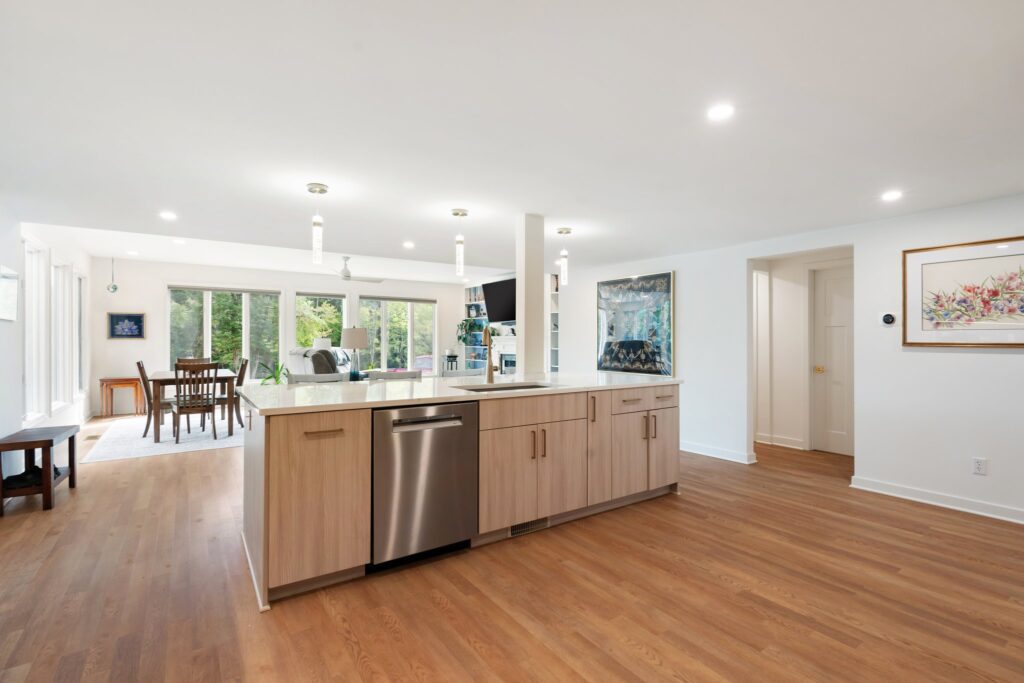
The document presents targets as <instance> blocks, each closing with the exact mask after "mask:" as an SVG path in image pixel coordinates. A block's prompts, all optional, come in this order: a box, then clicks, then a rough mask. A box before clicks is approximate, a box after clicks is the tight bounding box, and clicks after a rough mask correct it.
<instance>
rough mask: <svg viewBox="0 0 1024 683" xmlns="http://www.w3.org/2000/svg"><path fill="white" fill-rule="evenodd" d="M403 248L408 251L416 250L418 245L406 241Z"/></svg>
mask: <svg viewBox="0 0 1024 683" xmlns="http://www.w3.org/2000/svg"><path fill="white" fill-rule="evenodd" d="M402 246H403V247H405V248H406V249H414V248H415V247H416V243H415V242H410V241H409V240H406V241H404V242H402Z"/></svg>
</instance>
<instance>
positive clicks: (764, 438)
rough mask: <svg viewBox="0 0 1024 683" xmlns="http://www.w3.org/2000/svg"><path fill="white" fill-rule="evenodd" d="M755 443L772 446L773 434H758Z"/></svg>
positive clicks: (755, 436) (755, 435)
mask: <svg viewBox="0 0 1024 683" xmlns="http://www.w3.org/2000/svg"><path fill="white" fill-rule="evenodd" d="M754 441H756V442H758V443H767V444H770V443H771V442H772V435H771V434H762V433H760V432H759V433H757V434H754Z"/></svg>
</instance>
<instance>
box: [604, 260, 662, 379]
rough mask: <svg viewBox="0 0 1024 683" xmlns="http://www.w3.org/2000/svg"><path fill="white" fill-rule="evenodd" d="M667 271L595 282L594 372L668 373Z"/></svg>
mask: <svg viewBox="0 0 1024 683" xmlns="http://www.w3.org/2000/svg"><path fill="white" fill-rule="evenodd" d="M674 280H675V275H674V273H672V272H668V273H658V274H656V275H638V276H636V277H627V278H622V279H620V280H607V281H605V282H598V283H597V369H598V370H601V371H604V372H635V373H641V374H646V375H671V374H672V354H673V349H672V291H673V284H674Z"/></svg>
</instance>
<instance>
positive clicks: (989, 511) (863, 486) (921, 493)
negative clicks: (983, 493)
mask: <svg viewBox="0 0 1024 683" xmlns="http://www.w3.org/2000/svg"><path fill="white" fill-rule="evenodd" d="M850 487H851V488H855V489H860V490H862V491H871V492H873V493H882V494H884V495H887V496H894V497H896V498H905V499H907V500H914V501H917V502H918V503H928V504H929V505H937V506H939V507H944V508H949V509H951V510H959V511H961V512H970V513H972V514H975V515H983V516H985V517H993V518H995V519H1002V520H1004V521H1007V522H1016V523H1017V524H1024V509H1021V508H1015V507H1011V506H1009V505H999V504H997V503H986V502H985V501H983V500H975V499H973V498H963V497H961V496H951V495H949V494H948V493H938V492H937V491H928V490H926V489H918V488H914V487H912V486H903V485H901V484H890V483H889V482H886V481H878V480H875V479H867V478H865V477H856V476H855V477H853V479H851V480H850Z"/></svg>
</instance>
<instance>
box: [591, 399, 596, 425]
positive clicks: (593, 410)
mask: <svg viewBox="0 0 1024 683" xmlns="http://www.w3.org/2000/svg"><path fill="white" fill-rule="evenodd" d="M590 412H591V415H590V421H591V422H597V396H591V397H590Z"/></svg>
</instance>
